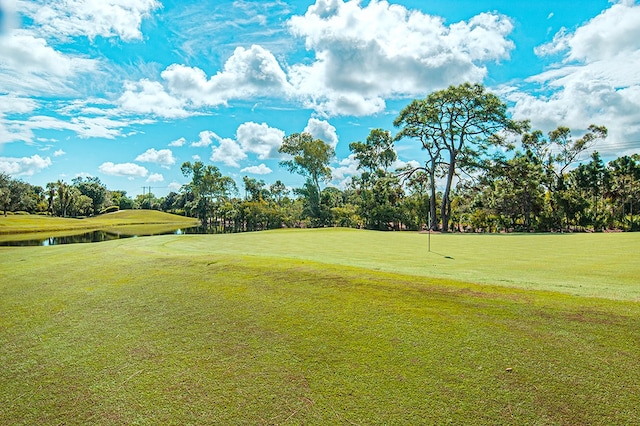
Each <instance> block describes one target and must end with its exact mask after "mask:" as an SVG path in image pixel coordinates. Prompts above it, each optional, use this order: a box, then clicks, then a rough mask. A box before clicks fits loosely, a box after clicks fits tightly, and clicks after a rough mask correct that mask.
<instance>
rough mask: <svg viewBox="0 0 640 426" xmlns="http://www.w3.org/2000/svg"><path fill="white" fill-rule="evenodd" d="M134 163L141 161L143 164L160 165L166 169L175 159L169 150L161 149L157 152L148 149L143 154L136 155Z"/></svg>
mask: <svg viewBox="0 0 640 426" xmlns="http://www.w3.org/2000/svg"><path fill="white" fill-rule="evenodd" d="M136 161H141V162H143V163H155V164H160V165H161V166H162V167H166V168H168V167H169V166H171V165H173V164H175V162H176V159H175V157H174V156H173V152H171V150H170V149H161V150H159V151H156V150H155V149H154V148H149V149H148V150H146V151H145V152H144V153H142V154H140V155H138V156H137V157H136ZM149 179H151V178H149Z"/></svg>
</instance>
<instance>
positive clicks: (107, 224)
mask: <svg viewBox="0 0 640 426" xmlns="http://www.w3.org/2000/svg"><path fill="white" fill-rule="evenodd" d="M198 224H199V222H198V220H197V219H193V218H188V217H184V216H178V215H174V214H169V213H164V212H159V211H155V210H121V211H118V212H114V213H107V214H103V215H99V216H94V217H90V218H86V219H71V218H62V217H53V216H40V215H10V216H7V217H4V216H0V235H3V234H4V235H10V234H22V233H36V232H47V233H60V232H68V231H87V230H95V229H114V228H118V227H123V226H129V227H144V226H174V225H175V226H197V225H198ZM7 238H9V237H7Z"/></svg>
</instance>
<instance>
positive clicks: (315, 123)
mask: <svg viewBox="0 0 640 426" xmlns="http://www.w3.org/2000/svg"><path fill="white" fill-rule="evenodd" d="M304 132H306V133H309V134H311V135H312V136H313V137H314V138H316V139H322V140H323V141H325V142H326V143H328V144H329V145H331V146H332V147H333V148H334V149H335V147H336V146H337V145H338V133H337V132H336V128H335V127H333V126H332V125H331V124H330V123H329V122H328V121H324V120H318V119H317V118H310V119H309V121H308V122H307V127H305V128H304Z"/></svg>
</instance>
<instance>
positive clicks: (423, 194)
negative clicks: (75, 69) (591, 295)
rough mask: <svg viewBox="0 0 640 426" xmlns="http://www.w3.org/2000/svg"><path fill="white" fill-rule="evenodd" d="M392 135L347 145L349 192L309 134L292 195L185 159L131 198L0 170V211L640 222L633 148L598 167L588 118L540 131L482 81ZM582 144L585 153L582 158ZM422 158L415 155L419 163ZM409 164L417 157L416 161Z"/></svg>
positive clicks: (293, 161)
mask: <svg viewBox="0 0 640 426" xmlns="http://www.w3.org/2000/svg"><path fill="white" fill-rule="evenodd" d="M393 124H394V127H395V130H397V131H396V133H395V134H392V132H391V131H390V130H386V129H374V130H372V131H371V132H370V134H369V135H368V137H367V138H366V140H365V141H357V142H353V143H351V144H350V145H349V149H350V151H351V153H352V154H353V157H354V158H355V159H357V160H358V169H359V171H360V174H359V175H358V176H354V177H353V178H352V180H351V182H350V183H349V185H348V186H347V187H346V188H344V189H339V188H335V187H332V186H327V184H328V182H329V181H330V180H331V177H332V175H331V169H330V167H329V165H330V163H331V161H332V160H333V159H334V157H335V152H334V149H333V148H332V147H331V146H330V145H329V144H327V143H326V142H324V141H322V140H321V139H317V138H314V137H313V136H312V135H310V134H308V133H294V134H291V135H289V136H285V137H284V139H283V142H282V145H281V146H280V148H279V152H280V153H282V154H286V158H287V159H285V160H283V161H281V162H280V165H281V166H282V167H284V168H285V169H287V170H288V171H289V172H291V173H296V174H299V175H301V176H302V177H304V178H305V183H304V184H303V186H302V187H300V188H295V189H293V191H290V190H289V189H288V188H287V187H286V186H285V185H284V184H283V183H282V182H281V181H276V182H275V183H273V184H270V185H269V184H267V183H265V182H264V181H263V180H258V179H255V178H250V177H247V176H245V177H244V178H243V181H242V184H243V188H242V190H244V195H241V193H240V192H241V190H239V188H238V187H237V184H236V182H235V181H234V180H233V179H232V178H230V177H228V176H224V175H223V174H222V173H221V171H220V170H219V169H218V168H217V167H216V166H215V165H205V164H204V163H203V162H200V161H197V162H194V163H191V162H185V163H183V164H182V167H181V171H182V174H183V175H184V176H185V177H186V178H188V179H190V182H189V183H187V184H186V185H184V186H183V187H182V189H181V190H180V191H179V192H171V193H169V194H168V195H167V196H166V197H161V198H156V197H155V196H154V195H153V194H151V193H149V194H146V195H144V196H137V197H136V198H135V199H132V198H130V197H128V196H127V195H126V192H124V191H110V190H108V189H107V188H106V187H105V185H103V184H102V183H101V182H100V180H99V179H98V178H76V179H74V180H73V181H72V183H71V184H67V183H65V182H64V181H57V182H55V183H49V184H47V185H46V188H41V187H36V186H32V185H29V184H28V183H25V182H22V181H19V180H16V179H12V178H11V177H10V176H8V175H6V174H0V207H1V208H2V209H3V210H4V212H5V214H6V212H7V211H26V212H29V213H45V214H52V215H58V216H88V215H95V214H99V213H100V212H104V211H110V210H114V209H129V208H147V209H157V210H163V211H167V212H171V213H176V214H183V215H188V216H192V217H197V218H199V219H200V220H201V222H202V224H203V226H206V227H207V228H209V229H210V230H212V231H214V232H242V231H254V230H263V229H274V228H281V227H283V226H286V227H322V226H345V227H359V228H367V229H377V230H401V229H408V230H418V229H427V228H428V229H432V230H440V231H443V232H447V231H452V230H453V231H459V232H499V231H506V232H510V231H519V232H531V231H537V232H543V231H585V230H590V231H601V230H605V229H619V230H627V231H636V230H638V228H639V227H640V221H639V220H638V210H640V155H638V154H634V155H631V156H622V157H619V158H617V159H615V160H613V161H610V162H609V163H607V164H605V163H604V161H603V160H602V158H601V156H600V155H599V153H598V152H597V151H593V148H594V146H595V145H596V143H597V142H598V141H600V140H603V139H604V138H606V136H607V129H606V128H605V127H603V126H596V125H591V126H590V127H589V129H588V131H587V132H586V133H585V134H584V135H582V136H581V137H580V138H574V137H573V136H572V134H571V130H570V129H569V128H567V127H564V126H559V127H558V128H557V129H555V130H553V131H551V132H549V133H548V134H546V135H545V134H544V133H543V132H542V131H540V130H534V129H531V127H530V124H529V122H528V121H515V120H512V119H511V118H510V117H509V116H508V114H507V106H506V104H505V103H504V102H502V101H501V100H500V99H499V98H498V97H497V96H496V95H494V94H492V93H489V92H487V91H486V90H485V88H484V87H483V86H482V85H479V84H473V85H472V84H468V83H466V84H462V85H459V86H451V87H449V88H448V89H445V90H441V91H436V92H434V93H432V94H430V95H429V96H427V97H426V98H425V99H418V100H414V101H412V102H411V103H410V104H409V105H407V106H406V107H405V108H404V109H402V111H400V113H399V115H398V117H397V118H396V119H395V120H394V123H393ZM401 140H404V141H406V143H410V144H416V146H419V147H420V148H421V150H422V152H423V153H424V155H423V156H422V158H420V161H419V162H418V164H419V165H418V166H413V165H408V166H405V167H403V168H400V169H396V168H394V167H393V166H394V164H395V163H396V160H397V153H396V144H397V143H398V142H399V141H401ZM587 152H592V154H591V156H590V158H589V159H588V160H585V161H583V162H580V161H579V160H580V159H581V157H582V156H583V155H585V154H586V153H587ZM416 160H417V159H416ZM412 164H415V163H412Z"/></svg>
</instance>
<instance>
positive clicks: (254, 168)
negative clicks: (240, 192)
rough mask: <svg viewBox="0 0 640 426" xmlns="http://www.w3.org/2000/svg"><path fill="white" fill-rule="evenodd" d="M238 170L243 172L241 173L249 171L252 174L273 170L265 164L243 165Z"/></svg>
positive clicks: (261, 173)
mask: <svg viewBox="0 0 640 426" xmlns="http://www.w3.org/2000/svg"><path fill="white" fill-rule="evenodd" d="M240 171H241V172H243V173H244V172H246V173H251V174H254V175H268V174H269V173H271V172H273V170H271V169H270V168H269V167H267V166H266V165H265V164H260V165H259V166H250V167H245V168H244V169H242V170H240Z"/></svg>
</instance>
